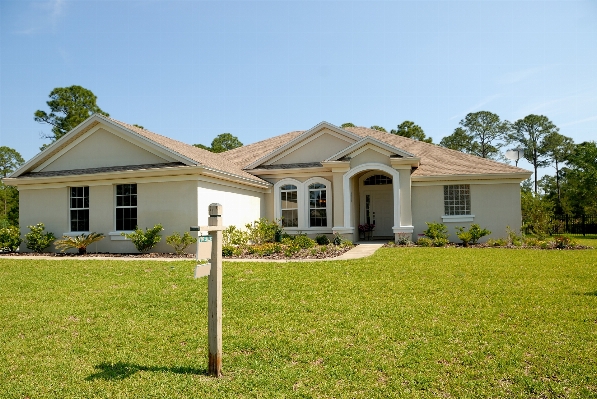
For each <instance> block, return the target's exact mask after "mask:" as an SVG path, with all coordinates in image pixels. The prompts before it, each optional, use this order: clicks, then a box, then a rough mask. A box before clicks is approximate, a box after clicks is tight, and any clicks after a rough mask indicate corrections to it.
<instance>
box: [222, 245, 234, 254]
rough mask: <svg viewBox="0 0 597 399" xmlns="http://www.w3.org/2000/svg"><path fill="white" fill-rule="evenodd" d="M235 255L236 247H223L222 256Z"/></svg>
mask: <svg viewBox="0 0 597 399" xmlns="http://www.w3.org/2000/svg"><path fill="white" fill-rule="evenodd" d="M232 255H234V247H233V246H232V245H222V256H232Z"/></svg>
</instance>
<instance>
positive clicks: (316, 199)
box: [309, 183, 328, 227]
mask: <svg viewBox="0 0 597 399" xmlns="http://www.w3.org/2000/svg"><path fill="white" fill-rule="evenodd" d="M327 225H328V216H327V188H326V185H325V184H322V183H313V184H309V227H326V226H327Z"/></svg>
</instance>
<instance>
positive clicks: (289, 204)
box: [280, 184, 298, 227]
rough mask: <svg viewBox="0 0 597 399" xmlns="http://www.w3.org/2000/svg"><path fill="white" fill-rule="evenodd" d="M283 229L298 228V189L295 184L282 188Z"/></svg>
mask: <svg viewBox="0 0 597 399" xmlns="http://www.w3.org/2000/svg"><path fill="white" fill-rule="evenodd" d="M280 203H281V206H280V209H281V211H282V215H281V216H282V227H298V189H297V187H296V186H295V185H294V184H285V185H283V186H282V187H280Z"/></svg>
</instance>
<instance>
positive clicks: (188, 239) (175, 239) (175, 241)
mask: <svg viewBox="0 0 597 399" xmlns="http://www.w3.org/2000/svg"><path fill="white" fill-rule="evenodd" d="M196 242H197V238H196V237H192V236H191V234H190V233H189V232H188V231H185V233H184V234H183V235H182V236H181V235H180V233H178V232H176V231H175V232H174V233H172V234H171V235H169V236H168V237H166V243H167V244H168V245H170V246H172V247H173V248H174V252H175V253H176V254H177V255H182V254H183V253H184V251H185V250H186V249H187V247H188V246H189V245H191V244H194V243H196Z"/></svg>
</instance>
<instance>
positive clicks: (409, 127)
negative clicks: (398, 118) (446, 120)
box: [390, 121, 433, 143]
mask: <svg viewBox="0 0 597 399" xmlns="http://www.w3.org/2000/svg"><path fill="white" fill-rule="evenodd" d="M390 133H392V134H396V135H398V136H404V137H408V138H410V139H413V140H418V141H424V142H426V143H431V142H432V141H433V139H432V138H431V137H427V136H426V135H425V132H424V131H423V128H421V126H419V125H415V123H414V122H412V121H404V122H402V123H401V124H399V125H398V126H397V127H396V129H392V130H391V131H390Z"/></svg>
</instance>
